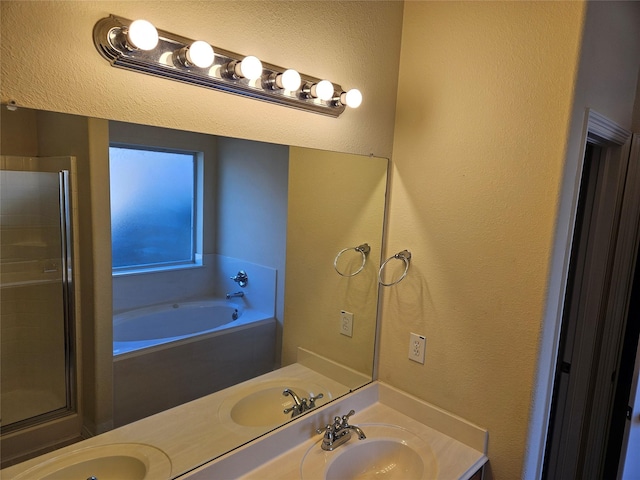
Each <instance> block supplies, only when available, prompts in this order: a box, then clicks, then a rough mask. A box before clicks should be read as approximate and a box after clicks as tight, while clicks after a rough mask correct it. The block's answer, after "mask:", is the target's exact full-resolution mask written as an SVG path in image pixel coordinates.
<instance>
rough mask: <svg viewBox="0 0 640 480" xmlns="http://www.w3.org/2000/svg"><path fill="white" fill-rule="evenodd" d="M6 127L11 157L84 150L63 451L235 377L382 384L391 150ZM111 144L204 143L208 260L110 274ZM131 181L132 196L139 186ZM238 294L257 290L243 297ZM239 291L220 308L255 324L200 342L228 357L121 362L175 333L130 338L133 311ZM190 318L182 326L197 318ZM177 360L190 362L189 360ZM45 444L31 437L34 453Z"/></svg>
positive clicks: (31, 121) (59, 118)
mask: <svg viewBox="0 0 640 480" xmlns="http://www.w3.org/2000/svg"><path fill="white" fill-rule="evenodd" d="M2 123H3V129H2V152H0V153H4V152H5V151H6V152H7V153H9V154H18V153H20V151H22V152H26V154H28V155H37V154H46V155H73V156H75V157H76V159H77V168H76V171H75V179H76V180H77V182H78V195H77V200H78V201H77V202H76V203H77V205H76V210H77V214H78V228H77V232H76V236H75V242H74V245H75V247H76V257H77V262H76V264H77V265H76V267H77V268H76V271H75V272H74V273H75V282H74V287H75V298H76V304H75V308H74V310H75V312H76V327H77V328H76V343H77V347H78V348H77V350H76V357H77V363H78V367H79V368H78V369H77V370H75V371H73V372H72V373H73V375H75V376H76V380H77V383H78V385H79V389H78V393H79V394H78V397H77V400H78V402H77V405H76V406H77V408H76V413H73V415H69V417H73V420H71V419H69V421H70V423H69V425H67V426H66V427H65V428H64V429H63V431H62V432H59V431H55V429H54V428H53V426H52V425H50V424H49V423H45V424H42V425H41V426H40V427H39V429H38V433H37V436H39V437H41V438H45V437H46V438H47V439H48V441H49V444H50V445H55V444H57V443H59V444H62V443H63V442H71V441H74V440H78V439H80V438H81V432H84V433H83V435H93V434H99V433H102V432H104V431H107V430H110V429H111V428H113V427H114V426H116V427H117V426H118V425H124V424H126V423H128V422H130V421H133V420H135V419H136V418H141V417H144V416H146V415H149V414H152V413H154V412H155V411H160V410H163V409H165V408H169V407H170V406H173V405H174V404H177V403H182V402H185V401H189V400H191V399H193V398H197V397H199V396H201V395H206V394H208V393H209V392H211V391H220V392H225V390H227V389H228V387H230V386H232V385H234V384H237V383H238V382H244V381H249V382H260V379H261V378H262V377H263V376H264V375H263V374H265V373H267V372H272V371H273V370H274V369H278V368H281V367H286V368H288V367H289V366H295V368H297V369H300V368H307V369H312V370H313V371H321V373H322V374H323V375H327V376H329V377H330V378H332V379H334V380H335V382H334V383H335V384H336V385H342V386H344V390H339V389H338V390H336V392H346V391H348V390H350V389H353V388H357V387H358V386H360V385H363V384H364V383H366V382H368V381H370V380H371V375H372V365H373V354H374V353H373V352H374V334H375V328H376V316H377V283H376V281H375V278H376V276H375V275H376V272H377V268H378V266H379V263H380V251H381V241H382V222H383V218H384V208H385V207H384V202H385V191H386V173H387V160H386V159H379V158H370V157H362V156H356V155H347V154H340V153H332V152H321V151H317V150H310V149H305V148H297V147H289V146H284V145H275V144H267V143H261V142H255V141H247V140H243V139H234V138H224V137H216V136H211V135H204V134H198V133H190V132H181V131H180V132H179V131H175V130H170V129H161V128H155V127H146V126H140V125H132V124H125V123H120V122H114V121H107V120H100V119H91V118H84V117H78V116H73V115H65V114H58V113H52V112H36V111H30V110H27V109H19V110H18V111H16V112H8V111H7V110H6V109H3V110H2ZM45 126H46V128H45ZM20 131H23V132H30V133H29V135H31V136H32V137H33V138H35V139H36V140H35V142H32V144H33V145H36V146H35V147H33V148H31V150H28V149H27V150H25V148H24V147H25V142H24V141H23V135H17V134H16V132H20ZM110 142H111V143H115V144H120V145H147V146H148V145H152V146H156V147H160V148H164V149H170V150H186V151H194V152H197V154H196V160H195V163H194V165H195V178H196V180H195V182H194V193H193V194H194V196H195V197H196V203H195V205H196V208H195V217H194V218H195V220H194V227H193V229H194V231H193V239H194V240H193V248H194V258H195V259H196V260H197V262H196V263H199V264H198V265H193V266H192V267H193V268H188V269H183V270H180V269H177V270H170V269H167V270H164V271H161V270H157V271H154V272H146V273H137V274H133V273H130V272H129V274H126V273H125V274H119V275H118V274H116V275H113V274H112V255H111V238H110V234H109V232H110V231H111V221H110V217H111V214H110V208H111V207H110V185H109V181H108V179H109V155H108V148H109V144H110ZM134 183H135V182H134ZM132 188H133V193H134V195H133V197H132V198H134V199H135V194H136V193H139V192H138V190H136V188H135V185H133V186H132ZM163 191H166V190H163ZM363 242H367V243H369V245H371V252H370V253H369V254H368V259H367V263H366V267H365V268H364V269H363V271H362V272H361V273H360V274H358V275H357V276H355V277H350V278H345V277H341V276H340V275H338V274H337V273H336V272H335V270H334V268H333V260H334V257H335V255H336V253H337V252H338V251H340V250H342V249H343V248H345V247H353V246H356V245H359V244H360V243H363ZM3 255H4V253H3ZM349 261H351V259H349ZM358 261H359V260H358ZM239 270H245V271H247V273H248V276H249V282H248V284H247V285H246V286H245V287H244V288H242V287H240V286H239V284H238V283H236V282H234V281H233V280H232V279H231V278H230V277H232V276H235V275H236V274H237V273H238V271H239ZM239 291H241V292H243V294H244V296H235V295H233V294H236V293H237V292H239ZM229 293H230V294H232V298H231V299H230V300H229V301H228V302H227V303H231V304H232V305H235V307H236V308H232V310H231V311H227V313H223V315H228V316H230V317H231V319H233V316H234V315H236V314H237V313H241V314H242V315H244V319H245V320H247V322H249V321H251V322H249V323H251V327H248V326H247V325H239V326H238V327H239V328H237V329H236V330H235V331H233V332H231V336H227V337H224V339H223V340H222V341H221V342H220V341H219V339H218V342H219V343H217V344H216V343H205V344H204V349H203V351H205V352H211V351H217V353H218V354H219V355H221V356H219V357H218V359H217V360H215V359H214V360H212V359H211V358H208V357H206V355H204V354H203V353H202V351H201V352H200V353H194V352H193V351H191V350H185V348H186V347H185V346H184V345H183V347H182V349H178V350H173V351H171V350H170V349H166V348H164V347H163V346H162V345H158V346H155V347H150V348H148V349H147V351H154V353H155V354H156V355H155V356H147V355H146V352H145V354H141V353H140V352H137V353H136V352H131V351H129V352H128V353H127V354H126V355H123V356H120V357H119V356H118V355H116V356H114V348H115V349H117V348H120V347H123V345H124V346H127V345H128V346H131V345H132V343H135V341H141V342H143V343H144V342H147V341H149V339H152V340H155V339H157V337H163V335H164V334H163V335H160V334H158V333H157V332H155V331H152V329H150V328H148V327H149V322H148V321H147V323H145V321H142V320H140V318H137V322H136V323H137V325H138V327H140V328H138V329H137V330H138V333H141V334H142V335H143V337H144V338H142V339H136V340H134V341H132V340H131V337H129V338H126V335H127V334H128V333H126V332H125V333H123V332H124V330H123V331H118V328H117V327H118V326H119V325H120V324H125V323H127V321H128V320H131V318H133V317H136V316H137V315H134V314H133V313H132V312H137V313H140V312H139V310H140V309H143V310H144V309H149V308H151V309H153V308H156V307H157V306H158V305H165V306H169V307H171V311H172V312H171V311H170V312H169V313H175V312H176V311H180V312H181V313H189V312H191V311H193V310H197V309H200V308H205V307H206V308H209V307H210V306H211V305H209V304H207V305H201V304H199V303H197V302H200V301H202V300H207V301H210V300H212V301H213V302H214V303H215V302H220V301H224V302H226V298H225V296H226V294H229ZM176 306H177V307H176ZM219 306H220V305H217V304H216V306H215V307H216V308H217V307H219ZM235 310H238V312H235ZM341 310H347V311H350V312H352V313H353V314H354V328H353V336H352V337H347V336H345V335H342V334H340V311H341ZM148 318H150V317H148ZM148 318H147V320H148ZM185 318H186V317H184V316H182V317H181V320H179V321H178V322H174V323H179V324H180V325H181V326H183V327H184V326H187V325H188V324H190V321H186V320H184V319H185ZM242 318H243V317H242V316H240V320H242ZM182 333H183V332H179V334H180V335H181V334H182ZM122 335H125V336H124V337H123V336H122ZM171 335H172V334H169V335H164V337H163V338H166V337H171ZM178 336H179V335H178ZM213 337H216V335H213ZM4 340H5V337H4V336H3V341H4ZM174 340H175V339H174ZM180 340H181V341H183V344H185V345H187V344H189V345H190V344H192V343H196V342H193V341H191V340H187V341H184V339H180ZM209 340H210V341H215V340H211V339H209ZM225 349H226V350H225ZM238 352H244V353H243V354H242V355H244V357H242V355H241V359H242V358H244V363H243V361H238V359H237V358H234V357H233V355H234V354H235V355H237V354H238ZM248 352H250V354H249V353H248ZM178 359H179V360H180V361H179V362H178ZM125 360H126V361H125ZM161 362H165V363H161ZM179 363H183V364H184V368H181V369H180V368H177V367H176V366H177V365H178V364H179ZM196 364H199V366H200V367H202V366H203V365H204V370H202V369H198V368H196ZM145 369H146V370H145ZM292 371H299V370H292ZM154 372H155V374H157V379H156V380H154V379H153V376H152V373H154ZM345 372H346V373H345ZM172 375H173V376H174V377H175V378H178V379H179V381H180V382H181V383H179V384H176V385H174V387H172V388H171V390H173V392H179V393H180V395H177V396H175V395H174V396H173V398H167V396H166V395H164V394H163V393H160V394H158V393H157V391H156V390H155V386H157V385H158V384H159V383H162V382H161V381H160V380H166V379H167V378H168V377H170V376H172ZM254 377H255V380H251V379H253V378H254ZM291 378H294V377H291ZM292 381H293V380H292ZM132 385H134V386H137V387H138V389H137V390H136V389H135V388H131V386H132ZM241 385H244V383H242V384H241ZM231 388H233V387H231ZM278 388H279V387H278ZM220 389H222V390H220ZM154 392H155V394H154ZM229 392H230V393H229V395H226V396H227V397H228V398H231V397H232V396H233V398H236V397H237V398H238V399H239V398H240V397H239V396H238V395H239V394H238V393H237V390H229ZM231 392H233V393H231ZM338 394H340V393H338ZM143 395H146V396H143ZM223 395H224V394H223ZM328 397H330V396H328ZM112 399H114V400H115V402H114V400H112ZM330 399H331V397H330V398H325V399H324V400H323V402H324V401H330ZM227 403H228V402H227ZM140 406H145V408H142V409H141V408H140ZM73 422H75V423H73ZM271 428H273V425H271V424H269V425H266V426H264V427H259V428H249V429H245V431H243V433H242V435H241V436H238V437H237V438H233V439H232V440H230V441H228V442H227V443H224V444H222V443H221V444H220V446H219V448H218V449H217V450H216V451H212V452H210V458H214V457H216V456H218V455H221V454H223V453H225V452H227V451H228V450H230V449H232V448H234V447H236V446H238V445H240V444H242V443H244V442H246V441H247V440H249V439H250V438H249V437H248V436H247V435H249V436H252V437H255V436H256V435H260V434H262V433H265V432H266V431H269V430H270V429H271ZM17 433H18V434H24V432H17ZM231 437H233V436H231ZM25 438H26V437H23V438H22V439H21V440H20V442H14V443H12V442H11V441H10V440H11V439H10V438H9V437H8V436H5V435H3V437H2V448H3V460H5V459H11V458H12V457H13V458H14V459H15V458H20V456H21V455H23V454H25V453H27V452H24V451H18V450H12V448H13V446H12V445H14V444H17V443H21V445H24V444H25ZM51 439H53V440H51ZM30 441H31V440H27V443H29V442H30ZM40 447H41V445H40V446H39V445H37V441H35V440H33V443H32V448H31V450H32V451H31V452H28V453H27V454H28V455H32V454H34V453H37V451H38V449H39V448H40ZM208 459H209V458H207V459H202V461H206V460H208ZM14 463H15V461H14ZM4 465H5V466H6V463H5V464H4Z"/></svg>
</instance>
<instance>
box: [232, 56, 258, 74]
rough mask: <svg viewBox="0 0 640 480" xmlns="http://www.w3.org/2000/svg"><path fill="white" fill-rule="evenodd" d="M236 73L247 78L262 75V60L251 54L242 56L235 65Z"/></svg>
mask: <svg viewBox="0 0 640 480" xmlns="http://www.w3.org/2000/svg"><path fill="white" fill-rule="evenodd" d="M236 75H239V76H241V77H245V78H247V79H249V80H255V79H256V78H260V76H261V75H262V62H261V61H260V60H259V59H258V58H257V57H254V56H253V55H249V56H248V57H244V58H243V59H242V61H241V62H240V63H239V64H238V65H237V66H236Z"/></svg>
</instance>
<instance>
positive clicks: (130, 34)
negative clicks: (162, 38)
mask: <svg viewBox="0 0 640 480" xmlns="http://www.w3.org/2000/svg"><path fill="white" fill-rule="evenodd" d="M127 42H128V43H130V44H131V45H132V46H133V47H134V48H138V49H140V50H153V49H154V48H156V45H158V31H157V30H156V27H154V26H153V25H152V24H151V23H150V22H148V21H146V20H134V21H133V22H131V25H129V28H128V30H127Z"/></svg>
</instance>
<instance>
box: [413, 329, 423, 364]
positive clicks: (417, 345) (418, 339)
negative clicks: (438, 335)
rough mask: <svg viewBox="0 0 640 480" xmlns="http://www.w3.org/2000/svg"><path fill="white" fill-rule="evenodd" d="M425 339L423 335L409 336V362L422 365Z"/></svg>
mask: <svg viewBox="0 0 640 480" xmlns="http://www.w3.org/2000/svg"><path fill="white" fill-rule="evenodd" d="M426 343H427V339H426V338H425V337H424V336H423V335H418V334H417V333H412V334H411V335H410V336H409V360H413V361H414V362H418V363H422V364H423V365H424V358H425V351H426Z"/></svg>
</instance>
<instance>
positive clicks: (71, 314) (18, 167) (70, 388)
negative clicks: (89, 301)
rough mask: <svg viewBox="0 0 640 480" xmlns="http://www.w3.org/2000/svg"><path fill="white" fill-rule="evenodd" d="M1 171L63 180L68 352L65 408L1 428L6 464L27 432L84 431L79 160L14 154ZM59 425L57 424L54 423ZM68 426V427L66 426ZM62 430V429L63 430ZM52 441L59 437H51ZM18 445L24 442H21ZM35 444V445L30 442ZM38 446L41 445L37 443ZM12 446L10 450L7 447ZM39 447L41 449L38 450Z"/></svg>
mask: <svg viewBox="0 0 640 480" xmlns="http://www.w3.org/2000/svg"><path fill="white" fill-rule="evenodd" d="M0 163H1V165H0V167H1V170H3V171H5V170H6V171H21V172H43V173H57V174H58V179H59V190H58V191H59V202H60V234H61V239H60V240H61V252H60V260H61V265H60V268H61V270H62V280H61V285H62V297H63V298H62V300H63V301H62V303H63V314H64V349H65V358H64V364H65V395H66V402H65V406H63V407H60V408H57V409H55V410H51V411H49V412H44V413H42V414H39V415H35V416H32V417H29V418H26V419H23V420H18V421H16V422H13V423H11V424H9V425H6V426H5V425H3V426H2V428H1V438H2V449H3V462H4V460H5V459H6V457H5V453H9V452H7V450H9V451H11V450H13V448H11V447H10V443H11V439H12V438H16V437H17V436H19V435H20V434H21V432H24V433H25V434H26V436H27V437H30V436H31V437H34V439H37V438H39V437H41V438H43V439H45V438H47V437H49V436H50V435H49V434H48V433H47V432H45V431H42V429H41V428H39V427H40V426H42V427H45V428H46V426H47V424H49V425H50V426H52V427H53V430H60V431H61V432H64V433H62V436H63V437H69V435H70V434H71V435H73V436H75V435H76V433H75V432H76V431H77V434H79V432H80V428H81V427H80V425H81V422H80V420H79V419H80V412H79V399H78V392H79V388H78V380H79V378H78V368H77V354H78V352H77V341H78V338H77V335H76V303H75V299H76V295H75V286H76V285H75V279H74V263H75V262H74V249H73V225H74V220H75V218H76V217H75V213H74V210H75V209H74V208H73V207H72V205H73V203H72V191H73V190H75V188H73V187H72V184H73V182H74V181H75V179H74V176H75V157H73V156H56V157H20V156H11V155H2V156H1V162H0ZM70 416H74V417H76V418H74V419H72V420H71V424H70V425H64V424H65V422H64V421H60V420H61V419H63V418H64V417H70ZM54 420H55V421H57V422H53V421H54ZM63 425H64V426H63ZM60 427H62V428H60ZM51 437H52V438H55V437H56V434H52V435H51ZM17 443H23V442H21V441H18V442H17ZM27 443H31V442H27ZM36 443H37V442H36ZM7 447H8V448H7ZM36 448H37V447H36Z"/></svg>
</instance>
